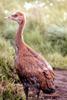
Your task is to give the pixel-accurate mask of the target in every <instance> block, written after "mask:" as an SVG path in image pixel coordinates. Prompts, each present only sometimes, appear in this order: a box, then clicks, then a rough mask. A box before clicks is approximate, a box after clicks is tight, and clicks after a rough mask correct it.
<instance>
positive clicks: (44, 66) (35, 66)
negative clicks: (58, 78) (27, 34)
mask: <svg viewBox="0 0 67 100" xmlns="http://www.w3.org/2000/svg"><path fill="white" fill-rule="evenodd" d="M26 47H27V46H26ZM23 58H24V60H23V63H25V65H26V68H27V71H30V72H31V71H32V73H33V72H34V73H37V72H39V73H42V74H43V75H44V77H46V78H48V79H54V77H55V75H54V72H53V69H52V67H51V66H50V64H48V62H47V61H46V60H45V59H44V58H43V57H42V56H40V55H39V54H37V53H36V52H35V51H33V50H32V49H31V48H30V47H27V48H26V52H25V53H24V57H23Z"/></svg>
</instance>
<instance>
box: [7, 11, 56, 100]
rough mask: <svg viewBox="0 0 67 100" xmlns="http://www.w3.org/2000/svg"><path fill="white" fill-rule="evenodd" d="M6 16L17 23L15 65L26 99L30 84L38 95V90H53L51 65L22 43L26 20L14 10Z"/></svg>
mask: <svg viewBox="0 0 67 100" xmlns="http://www.w3.org/2000/svg"><path fill="white" fill-rule="evenodd" d="M8 18H9V19H12V20H15V21H17V22H18V24H19V28H18V30H17V32H16V38H15V43H16V45H15V46H16V49H15V50H16V57H15V66H16V71H17V74H18V76H19V78H20V81H21V82H22V84H23V87H24V91H25V94H26V100H28V90H29V87H31V86H32V87H34V88H35V89H36V90H37V96H38V97H39V93H40V90H42V91H43V92H44V93H47V94H50V93H53V92H55V86H54V72H53V69H52V67H51V66H50V65H49V64H48V63H47V61H46V60H45V59H44V58H43V57H41V56H40V55H39V54H37V53H36V52H35V51H33V50H32V49H31V48H30V47H29V46H28V45H26V44H25V43H24V41H23V37H22V38H21V33H23V32H22V31H23V30H24V26H25V22H26V19H25V16H24V14H23V13H20V12H16V13H14V14H12V15H11V16H9V17H8Z"/></svg>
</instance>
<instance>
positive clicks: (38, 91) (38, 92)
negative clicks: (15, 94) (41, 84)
mask: <svg viewBox="0 0 67 100" xmlns="http://www.w3.org/2000/svg"><path fill="white" fill-rule="evenodd" d="M39 94H40V90H39V89H38V90H37V100H39Z"/></svg>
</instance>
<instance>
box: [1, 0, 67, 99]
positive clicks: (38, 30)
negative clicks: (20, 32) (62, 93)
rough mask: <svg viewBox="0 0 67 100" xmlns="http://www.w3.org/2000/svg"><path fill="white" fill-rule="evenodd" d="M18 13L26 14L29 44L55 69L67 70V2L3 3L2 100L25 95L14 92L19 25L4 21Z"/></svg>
mask: <svg viewBox="0 0 67 100" xmlns="http://www.w3.org/2000/svg"><path fill="white" fill-rule="evenodd" d="M15 11H21V12H24V13H25V15H26V19H27V21H26V22H27V23H26V27H25V30H24V40H25V42H26V43H27V44H28V45H29V46H30V47H32V48H33V49H35V50H36V51H37V52H39V53H40V54H42V55H43V56H44V57H45V58H46V59H47V61H48V62H49V63H50V64H51V65H52V66H53V67H55V68H60V69H62V68H63V69H67V0H11V1H10V0H0V83H1V86H0V90H3V91H1V93H0V100H1V99H2V100H3V98H5V99H4V100H20V99H19V97H21V96H22V95H21V96H20V94H19V93H20V92H19V93H18V92H17V93H13V92H14V88H13V87H14V85H15V84H14V81H17V80H19V79H18V77H17V75H16V73H15V69H14V55H15V50H14V39H15V32H16V29H17V23H15V22H13V21H8V20H5V18H4V17H5V16H8V15H9V14H11V13H12V12H15ZM3 84H6V85H4V86H5V88H3V87H4V86H2V85H3ZM2 88H3V89H2ZM4 89H5V90H4ZM12 91H13V92H12ZM12 95H13V98H11V97H12ZM23 99H24V97H23Z"/></svg>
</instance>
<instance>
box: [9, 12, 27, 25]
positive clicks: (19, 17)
mask: <svg viewBox="0 0 67 100" xmlns="http://www.w3.org/2000/svg"><path fill="white" fill-rule="evenodd" d="M7 19H11V20H14V21H16V22H18V24H23V23H25V20H26V18H25V15H24V13H21V12H15V13H13V14H11V15H9V16H8V17H7Z"/></svg>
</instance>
